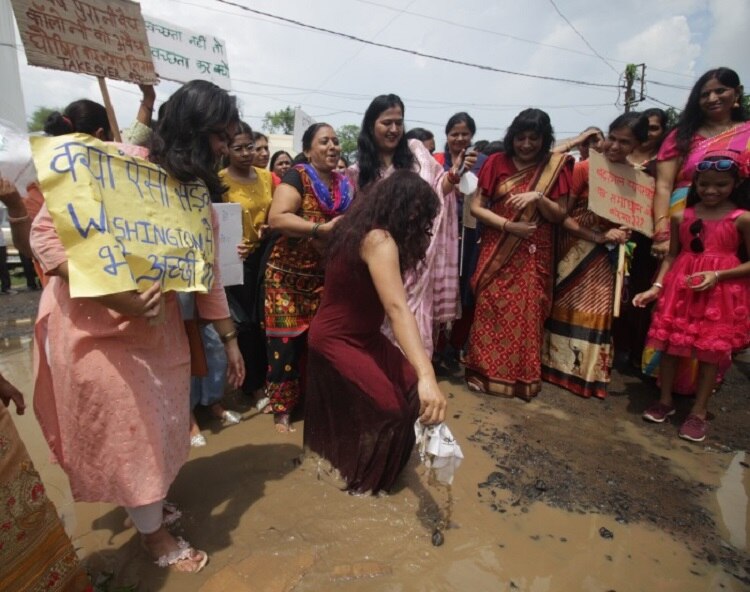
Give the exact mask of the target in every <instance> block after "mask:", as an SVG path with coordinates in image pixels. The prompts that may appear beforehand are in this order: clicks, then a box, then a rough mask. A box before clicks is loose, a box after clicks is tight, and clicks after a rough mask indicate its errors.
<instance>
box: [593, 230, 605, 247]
mask: <svg viewBox="0 0 750 592" xmlns="http://www.w3.org/2000/svg"><path fill="white" fill-rule="evenodd" d="M592 233H593V235H594V238H593V240H592V241H591V242H592V243H596V244H597V245H598V244H599V239H602V238H603V235H602V233H601V232H599V231H598V230H592Z"/></svg>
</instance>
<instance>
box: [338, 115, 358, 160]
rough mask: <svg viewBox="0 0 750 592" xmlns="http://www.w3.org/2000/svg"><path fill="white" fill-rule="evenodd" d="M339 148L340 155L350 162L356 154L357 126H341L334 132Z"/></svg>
mask: <svg viewBox="0 0 750 592" xmlns="http://www.w3.org/2000/svg"><path fill="white" fill-rule="evenodd" d="M336 135H337V136H338V137H339V145H340V146H341V155H342V156H343V157H344V158H346V160H348V161H349V162H351V161H352V160H353V159H354V157H355V156H356V154H357V138H358V137H359V126H358V125H354V124H352V123H348V124H346V125H342V126H341V127H340V128H339V129H337V130H336Z"/></svg>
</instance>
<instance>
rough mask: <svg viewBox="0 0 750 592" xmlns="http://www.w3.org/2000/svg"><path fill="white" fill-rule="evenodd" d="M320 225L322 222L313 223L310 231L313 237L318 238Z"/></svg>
mask: <svg viewBox="0 0 750 592" xmlns="http://www.w3.org/2000/svg"><path fill="white" fill-rule="evenodd" d="M320 226H321V223H320V222H316V223H315V224H313V227H312V230H311V231H310V236H311V237H312V238H318V229H319V228H320Z"/></svg>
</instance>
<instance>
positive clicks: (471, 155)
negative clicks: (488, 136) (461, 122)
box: [451, 148, 477, 175]
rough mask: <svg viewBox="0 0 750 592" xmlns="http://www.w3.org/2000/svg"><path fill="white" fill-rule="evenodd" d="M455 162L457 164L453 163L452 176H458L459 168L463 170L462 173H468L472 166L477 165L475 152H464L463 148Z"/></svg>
mask: <svg viewBox="0 0 750 592" xmlns="http://www.w3.org/2000/svg"><path fill="white" fill-rule="evenodd" d="M456 160H457V162H454V163H453V170H452V171H451V172H452V173H453V174H454V175H458V171H460V170H461V168H463V172H464V173H465V172H466V171H470V170H471V169H473V168H474V165H475V164H477V151H476V150H470V151H469V152H466V148H464V149H463V150H461V153H460V154H459V155H458V158H457V159H456Z"/></svg>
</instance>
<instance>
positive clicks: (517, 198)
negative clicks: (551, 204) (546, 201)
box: [508, 191, 542, 210]
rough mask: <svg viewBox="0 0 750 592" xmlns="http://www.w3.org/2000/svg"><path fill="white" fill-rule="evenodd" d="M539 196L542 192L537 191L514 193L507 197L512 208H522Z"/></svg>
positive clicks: (538, 198)
mask: <svg viewBox="0 0 750 592" xmlns="http://www.w3.org/2000/svg"><path fill="white" fill-rule="evenodd" d="M541 197H542V194H541V193H539V192H538V191H526V192H524V193H516V194H515V195H511V196H510V197H509V198H508V205H509V206H510V207H511V208H513V209H514V210H523V209H524V208H525V207H526V206H527V205H529V204H530V203H533V202H535V201H538V200H540V199H541Z"/></svg>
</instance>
